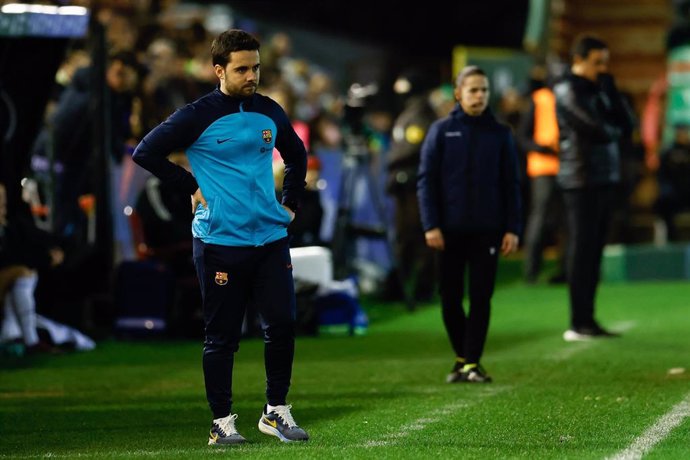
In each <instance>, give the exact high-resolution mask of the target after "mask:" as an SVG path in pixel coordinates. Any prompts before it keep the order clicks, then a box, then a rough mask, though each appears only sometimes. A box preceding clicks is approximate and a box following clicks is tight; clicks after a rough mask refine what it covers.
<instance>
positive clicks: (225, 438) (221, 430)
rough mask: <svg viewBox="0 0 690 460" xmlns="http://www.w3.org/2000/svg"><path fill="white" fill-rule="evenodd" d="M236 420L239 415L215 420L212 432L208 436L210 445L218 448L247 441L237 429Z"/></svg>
mask: <svg viewBox="0 0 690 460" xmlns="http://www.w3.org/2000/svg"><path fill="white" fill-rule="evenodd" d="M236 418H237V414H230V415H228V416H227V417H223V418H217V419H215V420H213V423H212V424H211V432H210V433H209V435H208V445H209V446H218V445H228V444H240V443H243V442H244V441H245V439H244V438H243V437H242V435H241V434H239V433H238V432H237V430H236V429H235V419H236Z"/></svg>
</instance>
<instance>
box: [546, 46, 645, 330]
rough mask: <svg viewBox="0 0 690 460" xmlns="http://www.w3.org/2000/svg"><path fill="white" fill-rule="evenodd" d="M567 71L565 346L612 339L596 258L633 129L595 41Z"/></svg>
mask: <svg viewBox="0 0 690 460" xmlns="http://www.w3.org/2000/svg"><path fill="white" fill-rule="evenodd" d="M572 56H573V58H572V59H573V60H572V65H571V68H570V72H569V73H568V74H567V75H566V76H565V77H564V78H563V79H562V80H561V81H560V82H559V83H557V84H556V85H555V86H554V94H555V96H556V117H557V119H558V130H559V133H560V134H559V147H560V148H559V161H560V168H559V171H558V175H557V176H556V178H557V181H558V185H559V186H560V187H561V189H562V190H563V197H564V203H565V213H566V221H567V226H568V243H567V248H568V254H567V264H566V266H567V272H568V289H569V294H570V328H569V329H568V330H566V331H565V333H564V334H563V338H564V340H566V341H576V340H589V339H592V338H595V337H611V336H613V335H615V334H613V333H611V332H610V331H607V330H606V329H604V328H603V327H601V326H600V325H599V323H598V322H597V321H596V319H595V317H594V316H595V315H594V303H595V297H596V290H597V286H598V284H599V271H600V268H601V259H602V255H603V250H604V244H605V243H606V237H607V233H608V226H609V222H610V220H611V215H612V212H613V207H614V199H615V196H616V187H617V185H618V184H619V182H620V149H619V146H620V141H621V136H622V135H624V134H625V133H630V132H631V131H632V123H633V122H632V120H631V119H630V117H629V112H628V111H627V110H625V107H624V105H623V102H622V100H621V97H620V93H619V92H618V90H617V89H616V86H615V83H614V80H613V77H612V76H611V75H609V74H608V73H607V69H608V62H609V50H608V46H607V45H606V43H604V42H603V41H601V40H600V39H598V38H596V37H593V36H587V35H585V36H581V37H580V38H578V39H577V40H576V41H575V43H574V45H573V49H572Z"/></svg>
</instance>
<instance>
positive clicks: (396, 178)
mask: <svg viewBox="0 0 690 460" xmlns="http://www.w3.org/2000/svg"><path fill="white" fill-rule="evenodd" d="M432 87H433V84H432V82H430V81H429V79H428V78H427V77H426V76H425V75H424V73H423V71H421V70H416V69H413V70H407V71H405V72H403V73H402V74H400V76H398V78H397V79H396V81H395V83H394V85H393V90H394V91H395V92H396V93H397V94H399V95H401V96H403V97H404V98H405V106H404V108H403V111H402V112H401V113H400V114H399V115H398V116H397V118H396V119H395V122H394V123H393V133H392V144H391V148H390V151H389V152H388V155H387V162H388V179H387V181H386V184H387V186H386V192H387V193H388V194H390V195H391V196H392V197H393V199H394V200H395V240H394V250H395V261H396V266H395V267H393V270H395V271H397V274H396V275H395V277H394V278H392V279H394V280H399V284H400V286H399V287H398V289H393V292H392V293H390V294H391V295H389V298H391V297H392V298H395V297H394V294H395V293H396V291H397V292H399V293H400V297H399V298H406V296H405V295H404V294H403V292H404V290H406V289H408V284H412V286H411V289H412V294H411V295H412V296H413V298H414V300H416V301H423V302H424V301H429V300H431V298H432V296H433V292H434V284H435V279H436V273H435V259H434V256H435V253H434V251H433V250H432V249H431V248H429V247H428V246H427V245H426V243H425V241H424V231H423V230H422V224H421V220H420V217H419V202H418V201H417V170H418V169H419V161H420V150H421V148H422V141H423V140H424V136H426V134H427V131H428V129H429V126H430V125H431V124H432V123H433V122H434V121H435V120H436V119H437V118H438V117H437V116H436V111H435V110H434V107H433V106H432V105H431V102H430V91H431V89H432ZM390 285H394V284H393V283H391V282H389V286H390ZM389 289H390V288H389Z"/></svg>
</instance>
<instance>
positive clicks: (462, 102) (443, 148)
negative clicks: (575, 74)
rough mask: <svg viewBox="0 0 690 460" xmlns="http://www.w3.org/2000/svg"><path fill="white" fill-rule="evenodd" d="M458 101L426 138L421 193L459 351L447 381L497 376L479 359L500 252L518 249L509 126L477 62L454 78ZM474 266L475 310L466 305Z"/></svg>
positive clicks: (472, 301)
mask: <svg viewBox="0 0 690 460" xmlns="http://www.w3.org/2000/svg"><path fill="white" fill-rule="evenodd" d="M454 94H455V98H456V100H457V101H458V102H459V105H458V106H457V107H456V108H455V110H453V112H451V114H450V116H448V117H446V118H443V119H441V120H438V121H436V122H434V123H433V124H432V125H431V127H430V128H429V132H428V134H427V136H426V138H425V139H424V143H423V145H422V152H421V164H420V167H419V173H418V182H417V196H418V199H419V207H420V211H421V218H422V226H423V228H424V232H425V234H424V236H425V239H426V243H427V245H428V246H429V247H431V248H433V249H436V250H438V251H439V254H440V270H439V274H440V294H441V308H442V312H443V321H444V324H445V326H446V330H447V332H448V336H449V338H450V342H451V344H452V347H453V350H454V351H455V355H456V362H455V364H454V366H453V369H452V371H451V373H450V374H449V375H448V377H447V379H446V380H447V382H449V383H453V382H490V381H491V377H489V376H488V375H487V373H486V371H485V370H484V368H483V367H482V366H481V365H480V359H481V356H482V353H483V350H484V343H485V341H486V335H487V331H488V328H489V315H490V310H491V297H492V295H493V290H494V285H495V282H496V272H497V269H498V255H499V252H500V253H502V254H503V255H507V254H510V253H512V252H514V251H516V250H517V248H518V235H519V234H520V231H521V225H522V223H521V216H522V212H521V200H520V172H519V168H518V158H517V150H516V147H515V141H514V139H513V135H512V133H511V130H510V128H509V127H507V126H505V125H502V124H500V123H498V122H497V121H496V119H495V118H494V116H493V114H492V113H491V111H490V110H489V109H488V108H487V105H488V101H489V80H488V78H487V77H486V74H485V73H484V71H483V70H482V69H481V68H479V67H476V66H468V67H465V68H464V69H463V70H462V71H461V72H460V74H459V75H458V77H457V78H456V80H455V92H454ZM466 267H467V268H468V269H469V300H470V306H469V314H467V315H466V314H465V312H464V309H463V297H464V294H465V285H464V280H465V269H466Z"/></svg>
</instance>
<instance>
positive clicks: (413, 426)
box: [361, 384, 512, 448]
mask: <svg viewBox="0 0 690 460" xmlns="http://www.w3.org/2000/svg"><path fill="white" fill-rule="evenodd" d="M459 385H471V384H459ZM511 388H512V387H511V386H506V387H500V388H499V387H493V388H487V389H486V391H485V392H483V393H482V394H481V395H479V396H478V397H476V398H475V399H473V400H471V401H460V402H456V403H454V404H450V405H446V406H443V407H439V408H437V409H435V410H433V411H431V413H429V414H427V415H426V416H425V417H420V418H418V419H416V420H413V421H412V422H410V423H408V424H406V425H403V426H401V427H400V428H399V429H398V430H397V431H394V432H392V433H386V434H384V435H383V436H381V438H379V439H370V440H368V441H365V442H364V443H363V444H362V445H361V446H362V447H366V448H369V447H382V446H389V445H391V444H395V443H396V442H398V440H400V439H402V438H404V437H405V436H407V435H409V434H410V431H421V430H423V429H425V428H426V427H427V425H430V424H432V423H437V422H440V421H441V420H442V419H443V418H444V417H446V416H448V415H450V414H452V413H454V412H457V411H458V410H460V409H464V408H467V407H470V406H473V405H475V404H477V403H479V402H481V401H482V400H483V399H486V398H489V397H491V396H494V395H497V394H499V393H502V392H504V391H507V390H510V389H511Z"/></svg>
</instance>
